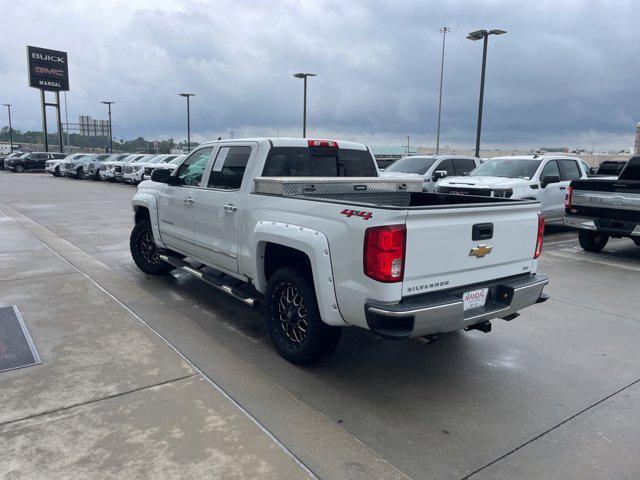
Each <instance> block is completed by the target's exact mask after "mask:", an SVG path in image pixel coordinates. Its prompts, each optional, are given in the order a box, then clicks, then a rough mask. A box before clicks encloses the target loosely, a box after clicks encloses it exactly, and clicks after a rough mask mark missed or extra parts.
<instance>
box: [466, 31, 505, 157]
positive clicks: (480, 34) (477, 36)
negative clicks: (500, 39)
mask: <svg viewBox="0 0 640 480" xmlns="http://www.w3.org/2000/svg"><path fill="white" fill-rule="evenodd" d="M503 33H507V32H506V31H505V30H489V31H487V30H477V31H475V32H471V33H470V34H469V35H467V38H468V39H469V40H473V41H476V40H482V41H483V42H482V44H483V45H482V73H481V75H480V100H479V104H478V126H477V130H476V157H478V158H479V157H480V132H481V130H482V106H483V103H484V77H485V72H486V69H487V45H488V43H489V35H502V34H503Z"/></svg>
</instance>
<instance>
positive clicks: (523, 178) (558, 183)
mask: <svg viewBox="0 0 640 480" xmlns="http://www.w3.org/2000/svg"><path fill="white" fill-rule="evenodd" d="M587 171H588V167H587V165H586V164H585V163H584V162H583V161H582V160H580V159H579V158H577V157H571V156H564V155H522V156H510V157H496V158H492V159H490V160H487V161H486V162H485V163H483V164H482V165H480V166H479V167H478V168H476V169H475V170H474V171H473V172H471V174H470V175H469V176H466V177H451V178H449V177H447V178H444V179H442V180H440V181H439V182H438V185H437V186H436V191H437V192H439V193H456V194H460V195H487V196H492V197H503V198H517V199H526V200H536V201H538V202H540V208H541V211H542V214H543V215H544V218H545V220H546V221H547V222H552V221H558V222H561V221H562V217H563V215H564V198H565V196H566V193H567V188H568V187H569V183H571V181H572V180H577V179H580V178H587Z"/></svg>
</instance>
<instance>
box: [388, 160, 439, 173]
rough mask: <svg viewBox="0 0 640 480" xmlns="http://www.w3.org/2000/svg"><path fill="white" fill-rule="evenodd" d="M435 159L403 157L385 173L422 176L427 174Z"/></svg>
mask: <svg viewBox="0 0 640 480" xmlns="http://www.w3.org/2000/svg"><path fill="white" fill-rule="evenodd" d="M435 161H436V159H435V158H434V157H404V158H401V159H400V160H397V161H395V162H394V163H393V164H392V165H391V166H390V167H389V168H387V169H386V170H385V172H402V173H417V174H418V175H424V174H425V173H427V170H429V169H430V168H431V167H432V166H433V164H434V163H435Z"/></svg>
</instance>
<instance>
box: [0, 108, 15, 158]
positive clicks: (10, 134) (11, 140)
mask: <svg viewBox="0 0 640 480" xmlns="http://www.w3.org/2000/svg"><path fill="white" fill-rule="evenodd" d="M2 105H4V106H5V107H7V112H8V113H9V149H10V152H11V153H13V132H12V131H11V104H10V103H3V104H2Z"/></svg>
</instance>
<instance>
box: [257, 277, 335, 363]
mask: <svg viewBox="0 0 640 480" xmlns="http://www.w3.org/2000/svg"><path fill="white" fill-rule="evenodd" d="M265 303H266V305H265V315H266V320H267V330H268V331H269V336H270V337H271V340H272V341H273V343H274V345H275V347H276V349H277V350H278V353H280V355H282V356H283V357H284V358H285V359H286V360H288V361H290V362H292V363H296V364H305V363H311V362H313V361H315V360H318V359H320V358H322V357H325V356H327V355H329V354H330V353H332V352H333V351H334V350H335V349H336V347H337V346H338V342H339V341H340V335H341V334H342V329H341V328H340V327H334V326H331V325H327V324H326V323H324V322H323V321H322V319H321V318H320V312H319V311H318V303H317V301H316V295H315V291H314V289H313V287H312V285H311V283H310V282H309V281H308V280H307V279H306V278H305V277H304V276H303V275H302V274H301V273H300V272H298V271H297V270H294V269H292V268H288V267H285V268H280V269H279V270H277V271H276V272H275V273H274V274H273V275H271V278H269V283H268V284H267V291H266V294H265Z"/></svg>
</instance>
